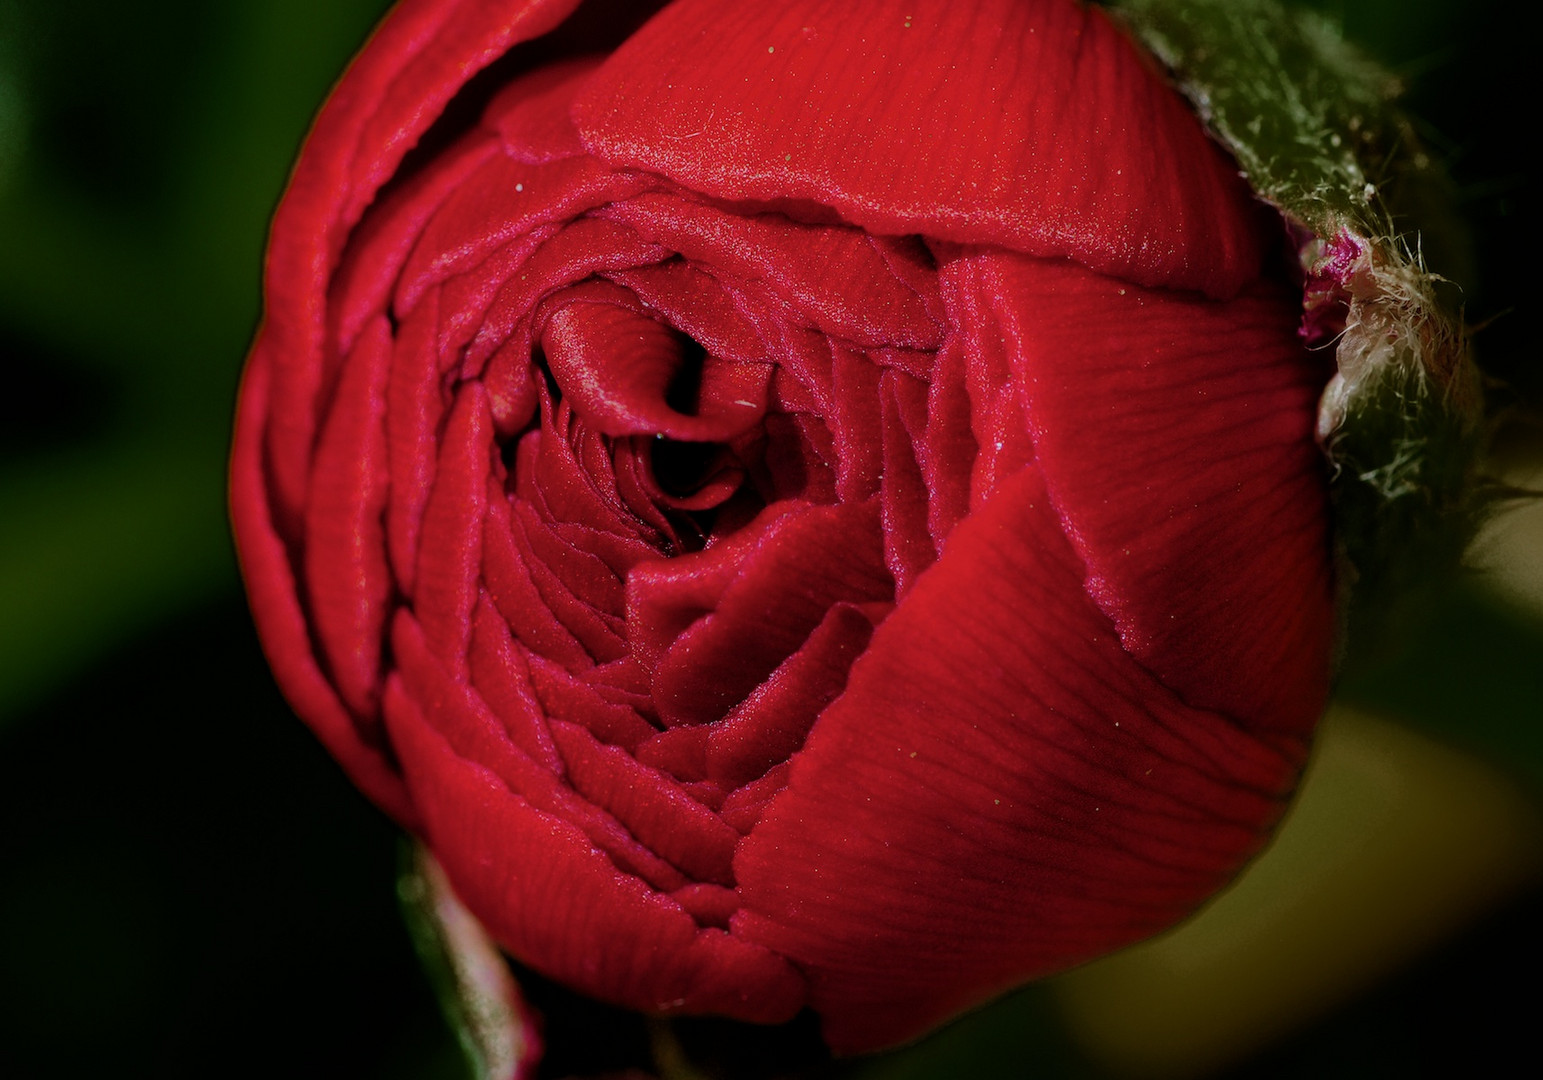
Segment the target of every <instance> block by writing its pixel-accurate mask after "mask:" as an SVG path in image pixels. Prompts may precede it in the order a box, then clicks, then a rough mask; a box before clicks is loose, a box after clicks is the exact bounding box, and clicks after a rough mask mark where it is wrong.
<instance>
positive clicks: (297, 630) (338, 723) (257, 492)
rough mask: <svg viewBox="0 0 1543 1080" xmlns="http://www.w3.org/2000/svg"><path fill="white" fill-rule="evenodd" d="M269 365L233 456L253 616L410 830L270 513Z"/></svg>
mask: <svg viewBox="0 0 1543 1080" xmlns="http://www.w3.org/2000/svg"><path fill="white" fill-rule="evenodd" d="M268 379H269V374H268V369H267V368H259V369H256V370H251V371H249V372H248V373H247V376H246V380H245V382H244V384H243V386H242V390H241V402H240V405H239V409H240V417H239V419H238V421H237V424H236V445H235V447H234V449H233V450H232V453H231V468H230V516H231V523H232V525H233V527H234V530H235V534H236V543H237V545H238V546H239V547H240V549H241V571H242V574H243V576H244V577H245V578H246V587H247V596H248V599H249V600H250V603H251V606H252V619H253V621H254V622H255V623H256V624H257V633H258V637H259V639H260V640H261V641H262V646H263V652H264V653H265V654H266V655H267V657H268V663H269V664H270V665H272V667H273V675H274V678H275V679H277V680H278V682H279V685H280V686H281V687H282V688H283V690H284V695H285V697H287V698H288V699H289V702H290V704H291V705H292V706H294V709H295V711H296V712H297V713H299V714H301V715H302V716H303V717H305V721H306V723H308V724H309V725H310V726H311V729H312V730H313V731H315V732H316V737H317V738H318V739H320V740H321V742H322V745H324V746H325V747H326V748H327V751H328V753H330V754H331V755H332V756H333V757H335V758H337V760H338V762H339V764H341V765H342V766H343V769H344V771H346V772H347V773H348V777H349V779H350V780H352V781H353V782H354V783H355V784H357V785H358V786H359V789H360V790H361V791H363V792H364V793H365V795H366V796H368V797H369V799H370V800H371V801H372V802H374V803H375V805H377V806H379V807H380V808H381V809H382V810H384V811H385V812H386V813H388V814H390V815H391V816H392V817H393V818H395V819H396V821H397V822H398V823H400V824H401V825H403V826H404V827H406V828H415V827H416V826H417V823H418V813H417V811H416V810H415V809H414V808H413V804H412V798H411V796H409V795H408V793H407V786H406V784H404V783H403V781H402V777H401V776H400V775H398V773H397V771H396V769H395V767H394V765H393V762H392V760H391V758H390V757H389V755H388V752H387V751H386V749H385V748H384V747H383V746H382V745H380V742H379V741H378V740H371V739H367V738H366V737H365V735H364V733H363V731H362V730H361V728H360V727H359V725H358V724H357V722H356V721H355V720H354V718H353V716H352V715H351V714H350V713H349V711H348V710H347V709H346V708H345V707H344V706H343V703H342V701H340V700H339V699H338V695H337V691H336V690H335V689H333V687H332V685H331V684H330V683H329V682H328V681H327V679H326V677H325V676H324V675H323V674H322V672H321V669H320V667H318V666H317V663H316V657H315V655H314V654H313V653H312V652H311V633H310V627H309V626H308V625H307V622H306V617H305V613H304V612H303V611H301V609H300V599H299V592H298V591H297V584H296V581H295V573H294V570H293V568H292V567H291V564H290V561H289V552H288V550H287V549H286V546H285V543H284V539H283V537H281V536H280V535H279V533H278V530H277V529H276V528H275V527H274V522H273V519H272V517H271V516H270V514H269V502H268V489H267V485H266V483H265V482H264V480H265V478H264V476H263V471H262V449H261V442H262V434H263V428H262V424H261V417H262V416H263V415H264V414H265V413H266V411H267V408H268Z"/></svg>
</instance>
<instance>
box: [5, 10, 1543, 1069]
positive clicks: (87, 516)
mask: <svg viewBox="0 0 1543 1080" xmlns="http://www.w3.org/2000/svg"><path fill="white" fill-rule="evenodd" d="M489 2H493V0H489ZM384 6H385V5H384V3H383V2H382V0H220V2H219V3H209V2H207V0H140V2H134V0H113V2H106V0H0V850H3V852H4V856H5V857H4V860H3V862H0V878H3V880H0V1076H5V1077H8V1078H30V1077H77V1076H80V1077H85V1076H99V1075H112V1076H116V1077H134V1076H154V1077H178V1076H206V1075H223V1076H248V1075H250V1076H269V1075H284V1076H301V1077H310V1076H316V1077H324V1076H325V1077H337V1076H347V1077H353V1076H360V1077H415V1076H443V1077H453V1076H458V1075H461V1072H460V1069H461V1066H460V1064H459V1058H458V1056H457V1054H456V1050H455V1047H454V1045H453V1042H452V1040H451V1037H450V1035H449V1034H448V1032H447V1031H446V1030H445V1028H444V1026H443V1024H442V1022H441V1021H440V1019H439V1017H438V1013H437V1011H436V1006H435V1004H434V1001H433V998H432V994H431V992H430V990H429V988H428V985H427V983H426V982H425V980H424V979H423V977H422V975H421V974H420V973H419V972H418V970H417V967H416V964H415V961H414V960H413V957H412V952H411V947H410V944H409V942H408V939H407V935H406V932H405V931H404V930H403V929H402V927H401V924H400V921H399V919H398V916H397V912H396V908H395V900H394V898H393V890H392V883H393V879H394V874H395V863H396V858H397V854H396V843H397V840H396V837H395V834H394V833H393V831H392V829H391V828H390V827H389V826H388V825H387V824H386V823H385V821H384V820H383V819H382V818H381V817H380V816H379V815H378V814H376V813H375V812H374V811H373V810H372V809H371V808H369V807H368V806H367V805H366V804H365V803H364V802H363V800H362V799H361V798H360V797H359V796H358V795H356V794H355V793H354V792H353V791H352V790H351V789H350V788H349V787H348V785H347V784H346V782H345V781H344V780H343V778H342V775H341V773H340V772H339V771H338V770H337V769H336V768H335V766H333V765H332V763H331V762H330V761H329V760H328V759H327V758H326V756H325V755H324V754H323V753H322V752H321V750H320V749H319V748H318V747H317V746H316V745H315V744H314V741H313V740H312V739H311V737H310V736H309V734H308V733H307V732H306V731H305V730H304V729H303V727H302V726H301V725H300V724H299V722H298V721H297V720H295V719H294V718H293V716H292V715H291V714H290V713H289V711H288V710H287V708H286V707H285V706H284V704H283V702H282V701H281V699H280V698H279V697H278V695H277V692H276V691H275V690H274V688H273V685H272V682H271V679H270V678H269V677H268V675H267V671H266V668H265V666H264V664H263V662H262V659H261V656H260V654H259V653H258V652H257V649H256V645H255V642H254V640H253V637H252V634H251V630H250V627H249V624H248V622H247V618H246V614H245V609H244V606H243V603H242V600H241V596H240V588H239V583H238V580H237V577H236V571H235V566H234V561H233V558H232V555H231V549H230V544H229V540H228V537H227V531H226V525H225V516H224V508H223V474H224V461H225V454H226V449H227V438H228V426H229V419H230V415H231V410H232V404H233V399H234V391H235V385H236V379H237V376H238V373H239V369H240V364H241V359H242V355H243V353H244V350H245V347H246V344H247V342H248V340H249V338H250V336H251V334H252V331H253V329H254V327H255V324H256V320H257V316H258V280H259V273H260V266H261V253H262V244H263V238H264V234H265V230H266V222H267V219H268V217H269V215H270V214H271V212H272V208H273V205H274V203H275V201H276V199H277V198H278V195H279V192H280V191H281V189H282V186H283V182H284V177H285V175H286V172H287V170H288V167H289V163H290V161H291V160H292V158H293V155H294V153H295V151H296V149H297V147H298V145H299V142H300V139H301V137H302V135H303V133H304V131H305V128H306V125H307V124H308V122H309V119H310V116H311V114H312V112H313V110H314V108H315V107H316V105H317V103H319V102H320V100H321V99H322V97H323V95H324V94H325V92H326V89H327V87H328V86H329V85H330V84H331V82H332V81H333V80H334V79H335V78H336V76H337V74H338V72H339V71H340V70H341V68H342V66H343V64H344V63H345V62H346V59H347V57H348V56H349V55H350V54H351V53H352V52H353V51H354V50H355V49H356V48H357V47H358V45H359V43H360V42H361V41H362V40H363V38H364V37H365V35H366V34H367V33H368V31H369V28H370V26H371V25H372V24H373V22H374V20H375V19H376V18H377V17H378V15H379V14H380V12H381V11H382V10H383V8H384ZM1314 6H1317V7H1319V8H1321V9H1323V10H1325V11H1327V12H1329V13H1330V14H1331V15H1333V16H1334V17H1336V18H1338V19H1339V20H1340V21H1341V22H1342V23H1343V25H1344V26H1345V29H1346V32H1347V35H1348V36H1349V37H1351V38H1352V39H1353V40H1355V41H1356V42H1358V43H1360V44H1361V45H1362V46H1363V47H1365V48H1366V49H1367V50H1369V51H1370V52H1371V53H1373V54H1374V55H1375V56H1377V57H1378V58H1380V59H1381V60H1383V61H1384V62H1385V63H1387V64H1388V65H1390V66H1391V67H1392V68H1394V69H1395V70H1396V71H1398V72H1400V73H1402V74H1403V75H1404V76H1405V77H1406V78H1407V80H1408V83H1409V86H1410V94H1409V98H1408V101H1409V104H1410V106H1411V108H1412V109H1413V110H1414V111H1415V112H1417V113H1418V114H1419V115H1420V117H1421V118H1422V121H1421V131H1422V134H1423V136H1424V138H1425V139H1426V141H1427V143H1428V144H1429V146H1430V147H1431V148H1432V149H1433V151H1434V152H1435V155H1436V156H1437V157H1439V158H1441V159H1443V160H1445V161H1446V162H1447V164H1448V166H1449V168H1450V170H1451V172H1452V174H1453V176H1454V178H1455V181H1456V190H1457V193H1458V202H1459V210H1460V211H1461V213H1462V215H1463V217H1464V218H1465V219H1466V221H1467V223H1468V226H1469V228H1470V230H1471V235H1472V255H1473V258H1472V259H1471V260H1468V259H1458V260H1457V263H1456V264H1454V266H1453V267H1450V268H1443V267H1436V269H1437V270H1443V269H1446V270H1447V272H1448V273H1449V274H1450V275H1451V276H1453V277H1455V278H1456V279H1457V282H1458V284H1459V285H1460V286H1461V287H1462V290H1463V296H1464V298H1465V302H1466V304H1467V310H1468V317H1469V321H1470V322H1471V323H1473V324H1474V325H1476V326H1480V327H1482V329H1480V330H1479V331H1478V333H1477V335H1476V339H1475V341H1476V346H1477V348H1478V351H1479V355H1480V359H1481V362H1482V363H1483V364H1484V365H1485V367H1486V369H1487V371H1488V372H1489V373H1490V374H1491V375H1493V376H1495V377H1496V378H1497V379H1498V380H1503V381H1504V382H1505V383H1506V384H1508V387H1509V388H1508V389H1507V388H1497V389H1496V390H1495V391H1494V395H1495V398H1496V401H1497V402H1499V403H1501V404H1510V405H1512V406H1513V407H1514V410H1515V416H1514V417H1513V418H1512V420H1511V422H1510V423H1509V425H1508V426H1507V427H1506V429H1505V433H1504V436H1503V438H1502V439H1501V440H1500V442H1499V444H1498V446H1497V452H1496V458H1495V461H1494V462H1493V465H1492V471H1493V472H1494V473H1495V474H1496V475H1497V476H1501V477H1503V478H1504V479H1505V480H1506V481H1507V482H1509V483H1512V484H1516V485H1521V486H1529V485H1530V486H1531V487H1533V488H1534V489H1539V488H1543V424H1540V423H1539V418H1540V417H1543V409H1540V405H1543V363H1540V360H1539V357H1538V356H1537V351H1536V346H1535V344H1534V341H1533V339H1532V337H1531V336H1530V335H1531V333H1532V329H1531V328H1532V325H1533V323H1532V318H1531V316H1530V312H1531V311H1532V310H1533V309H1534V308H1535V304H1536V297H1537V296H1538V295H1539V287H1540V284H1543V283H1540V281H1539V277H1538V274H1537V272H1536V270H1535V269H1534V267H1535V264H1536V258H1537V256H1536V254H1535V252H1536V249H1537V245H1538V243H1539V240H1540V235H1539V228H1538V223H1539V213H1538V208H1537V202H1536V199H1537V196H1538V191H1537V187H1536V183H1535V180H1534V179H1533V178H1532V177H1531V176H1530V175H1529V174H1528V173H1527V172H1526V171H1525V170H1524V166H1523V161H1524V155H1525V152H1526V150H1525V147H1526V144H1527V143H1528V142H1530V141H1531V140H1530V138H1521V137H1520V135H1519V132H1520V130H1521V128H1524V127H1526V126H1527V125H1528V124H1530V121H1529V120H1527V119H1526V115H1527V110H1528V109H1530V108H1531V107H1532V103H1533V101H1534V98H1535V93H1534V92H1533V90H1532V82H1533V76H1532V72H1533V71H1534V70H1535V68H1536V61H1535V60H1534V58H1533V57H1532V55H1531V53H1532V51H1533V50H1534V49H1535V48H1536V45H1535V40H1536V38H1535V37H1534V36H1533V35H1530V34H1528V33H1526V32H1525V30H1524V28H1520V27H1517V26H1516V25H1515V15H1514V13H1513V8H1514V7H1515V5H1512V4H1509V3H1506V2H1505V0H1473V2H1469V3H1459V2H1458V0H1409V2H1396V0H1344V2H1342V3H1335V2H1332V0H1323V2H1320V3H1316V4H1315V5H1314ZM1518 125H1521V127H1519V126H1518ZM1501 509H1502V512H1501V513H1500V514H1498V515H1497V516H1496V518H1495V519H1494V520H1493V521H1492V522H1491V523H1490V525H1489V526H1488V528H1487V529H1486V532H1485V534H1484V535H1483V537H1482V538H1481V541H1480V543H1479V544H1478V545H1477V546H1476V547H1475V549H1474V551H1473V553H1472V556H1471V559H1470V561H1471V563H1472V568H1471V569H1470V570H1469V571H1468V572H1466V573H1465V574H1463V575H1461V576H1460V577H1459V578H1458V579H1457V580H1455V581H1454V582H1452V583H1449V584H1437V585H1435V586H1433V589H1432V592H1431V594H1430V595H1429V596H1424V597H1420V598H1418V599H1417V600H1415V601H1412V602H1411V603H1410V605H1409V608H1408V610H1406V611H1402V612H1400V613H1399V614H1398V617H1397V618H1396V619H1395V620H1394V621H1393V624H1392V628H1391V632H1390V634H1389V636H1388V637H1387V639H1386V640H1383V641H1379V642H1376V643H1374V647H1366V648H1361V649H1359V651H1358V652H1357V654H1356V655H1354V656H1353V657H1352V662H1351V663H1350V664H1349V666H1347V668H1346V671H1345V675H1344V678H1343V679H1342V682H1341V687H1340V693H1339V700H1338V702H1337V704H1336V706H1335V708H1334V709H1333V711H1332V712H1331V714H1330V716H1329V718H1328V720H1327V721H1326V723H1325V726H1324V728H1323V733H1322V737H1321V739H1320V740H1319V743H1318V747H1317V751H1316V754H1315V757H1314V760H1313V763H1312V765H1311V767H1310V769H1309V772H1308V775H1307V778H1306V781H1305V784H1304V787H1303V791H1302V794H1301V796H1300V798H1299V800H1298V802H1297V804H1296V806H1295V808H1294V809H1293V811H1292V812H1291V815H1290V816H1289V818H1288V820H1287V822H1286V824H1285V826H1284V828H1283V829H1282V831H1281V833H1280V835H1279V837H1278V838H1277V839H1276V841H1275V842H1274V844H1273V845H1272V846H1271V847H1270V848H1269V849H1268V850H1267V851H1266V852H1265V853H1264V855H1263V856H1262V857H1261V858H1260V859H1259V860H1258V861H1257V862H1256V863H1255V864H1254V865H1253V866H1252V867H1251V868H1250V869H1249V870H1248V871H1246V872H1245V873H1244V874H1243V875H1242V876H1241V877H1240V879H1239V880H1238V881H1237V882H1236V883H1235V885H1234V886H1233V887H1232V888H1231V889H1230V890H1229V891H1228V892H1226V893H1225V894H1223V895H1222V896H1221V897H1219V898H1218V899H1216V900H1215V901H1214V902H1213V903H1212V904H1211V905H1209V906H1208V907H1207V908H1206V909H1205V910H1204V911H1202V912H1201V913H1200V914H1199V915H1198V916H1196V917H1195V918H1194V919H1193V920H1191V921H1190V922H1188V923H1186V924H1185V925H1184V926H1181V927H1179V928H1177V929H1176V930H1174V931H1172V932H1171V933H1169V934H1167V935H1164V936H1163V937H1161V938H1159V939H1157V940H1155V941H1153V942H1150V943H1147V944H1144V945H1141V946H1138V947H1136V948H1133V949H1131V950H1128V951H1127V952H1125V953H1123V954H1120V955H1117V956H1115V957H1112V958H1109V959H1106V960H1103V961H1099V962H1097V963H1095V964H1091V965H1089V966H1087V967H1085V968H1083V969H1081V970H1078V971H1075V972H1072V973H1070V974H1068V975H1065V976H1063V977H1060V978H1058V979H1055V980H1051V981H1049V982H1047V983H1045V984H1041V985H1038V986H1035V987H1031V988H1029V989H1027V990H1025V991H1021V992H1019V993H1017V994H1015V995H1012V996H1010V997H1009V998H1007V999H1005V1000H1004V1001H1003V1002H1001V1003H999V1004H997V1005H995V1006H993V1007H991V1008H988V1009H985V1010H982V1011H980V1012H977V1013H975V1014H973V1015H971V1016H968V1017H966V1018H964V1019H963V1020H961V1021H959V1022H958V1023H956V1024H954V1025H952V1026H951V1027H949V1028H947V1029H945V1030H944V1031H943V1032H941V1033H939V1034H938V1035H936V1036H934V1037H932V1038H930V1039H928V1040H926V1041H924V1042H923V1043H921V1044H919V1045H918V1046H916V1047H913V1048H910V1049H908V1050H906V1051H903V1052H900V1053H898V1054H894V1055H890V1056H886V1057H883V1058H879V1059H874V1060H871V1061H866V1062H859V1063H855V1064H850V1065H846V1066H842V1067H841V1068H840V1069H838V1070H836V1072H837V1074H839V1075H847V1076H861V1077H863V1078H864V1080H923V1078H933V1077H938V1078H951V1077H965V1078H987V1080H989V1078H1009V1077H1109V1078H1120V1077H1201V1076H1226V1077H1298V1076H1301V1077H1307V1076H1312V1077H1320V1076H1342V1075H1343V1076H1357V1077H1362V1076H1398V1077H1406V1076H1451V1075H1488V1074H1490V1073H1498V1072H1501V1071H1503V1070H1502V1069H1501V1067H1500V1064H1499V1063H1501V1062H1505V1061H1506V1058H1507V1056H1509V1055H1521V1058H1522V1060H1527V1059H1535V1058H1536V1057H1537V1053H1536V1047H1535V1042H1536V1037H1535V1036H1534V1035H1533V1034H1532V1030H1533V1027H1534V1022H1535V1013H1536V1005H1537V995H1536V992H1535V991H1533V990H1532V989H1531V986H1532V985H1533V984H1534V983H1535V981H1536V978H1537V972H1538V970H1539V963H1540V960H1543V949H1540V945H1543V817H1540V813H1539V805H1540V803H1539V796H1540V793H1543V508H1540V507H1539V506H1538V505H1537V504H1535V503H1534V504H1529V503H1527V502H1526V501H1525V500H1522V501H1517V502H1513V503H1508V504H1505V505H1503V506H1502V508H1501ZM532 993H533V996H535V997H536V998H537V1004H538V1006H541V1007H543V1008H545V1009H546V1010H547V1013H548V1017H547V1040H548V1044H549V1045H550V1046H551V1047H552V1051H551V1055H550V1057H549V1060H548V1064H547V1065H546V1066H545V1068H544V1071H543V1072H542V1074H541V1075H542V1076H550V1077H554V1078H555V1077H560V1076H565V1075H572V1074H577V1073H581V1072H582V1073H584V1074H586V1075H588V1074H591V1073H596V1072H601V1071H605V1070H608V1069H609V1070H619V1069H621V1068H623V1067H624V1066H625V1065H627V1064H629V1063H631V1061H630V1059H629V1058H628V1056H627V1055H628V1054H630V1053H632V1052H633V1050H634V1049H636V1046H637V1045H638V1044H639V1040H642V1041H644V1042H646V1039H647V1033H646V1031H645V1029H643V1028H641V1027H640V1026H638V1023H637V1022H636V1021H633V1020H631V1019H629V1018H626V1017H621V1016H618V1015H617V1014H614V1013H610V1012H606V1011H604V1010H589V1011H586V1010H585V1009H584V1008H582V1007H580V1006H579V1005H577V1004H576V1003H574V1002H573V1001H572V1000H571V999H568V998H565V997H563V996H562V995H561V993H560V992H559V991H556V990H554V989H552V988H542V987H540V986H539V985H537V986H536V988H535V989H533V991H532ZM681 1038H682V1040H683V1045H685V1046H686V1047H687V1049H688V1051H689V1050H692V1048H693V1047H705V1048H706V1049H704V1050H701V1051H700V1053H701V1054H705V1055H706V1056H705V1057H702V1056H699V1058H698V1061H699V1064H701V1066H702V1069H703V1071H704V1073H705V1074H708V1075H711V1074H712V1073H713V1066H712V1054H713V1053H714V1052H715V1051H713V1050H712V1047H713V1046H719V1047H721V1046H722V1045H723V1043H724V1042H725V1040H726V1039H727V1040H728V1041H734V1040H735V1039H739V1038H740V1037H739V1036H725V1035H724V1034H723V1032H722V1031H721V1030H717V1029H714V1028H713V1026H712V1025H711V1024H706V1023H703V1024H697V1025H695V1026H693V1025H691V1024H685V1025H682V1027H681ZM790 1038H791V1036H790ZM715 1040H716V1041H715ZM740 1041H743V1039H741V1040H740ZM768 1053H770V1052H768ZM645 1056H646V1055H645ZM772 1056H775V1055H772ZM767 1060H770V1059H769V1058H768V1059H767ZM763 1064H764V1063H763ZM770 1069H771V1065H765V1067H764V1068H762V1070H761V1072H759V1073H754V1072H753V1071H752V1072H746V1073H744V1075H747V1076H749V1075H769V1073H768V1070H770ZM829 1071H830V1070H826V1071H825V1072H822V1073H821V1075H826V1074H827V1073H829Z"/></svg>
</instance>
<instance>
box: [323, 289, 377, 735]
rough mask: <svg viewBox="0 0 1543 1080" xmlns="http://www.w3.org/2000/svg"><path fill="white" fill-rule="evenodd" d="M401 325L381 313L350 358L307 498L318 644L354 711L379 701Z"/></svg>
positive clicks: (370, 710)
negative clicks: (391, 382)
mask: <svg viewBox="0 0 1543 1080" xmlns="http://www.w3.org/2000/svg"><path fill="white" fill-rule="evenodd" d="M391 353H392V346H391V328H390V324H389V323H388V322H387V321H386V317H385V316H384V315H378V316H376V317H375V319H374V321H372V322H371V323H369V324H368V325H367V326H366V328H365V330H364V332H363V333H362V334H361V335H360V337H359V339H358V341H357V343H356V344H355V347H354V349H353V351H352V352H351V353H350V354H349V356H348V359H347V360H346V361H345V362H344V365H343V373H342V380H341V381H340V383H339V384H338V390H337V394H336V397H335V400H334V404H333V407H332V411H331V413H330V414H329V415H328V416H327V419H326V422H325V423H324V424H323V426H322V431H321V438H320V439H319V440H318V443H317V447H316V462H315V471H314V472H313V473H312V475H311V498H310V502H309V504H308V505H307V506H306V529H305V533H306V535H305V580H306V592H307V595H308V596H309V598H310V614H311V621H312V623H313V624H314V627H315V631H316V637H317V645H318V647H319V648H320V650H321V654H322V656H324V657H325V658H326V661H327V666H328V669H329V672H330V674H331V676H332V680H333V682H334V683H335V684H336V685H337V688H338V692H339V693H340V694H342V696H343V700H344V701H346V702H347V703H348V706H349V708H350V709H352V710H354V712H356V713H358V714H360V715H363V716H374V715H375V714H376V711H377V709H378V708H379V698H380V666H381V664H380V662H381V645H382V642H383V639H384V635H385V627H386V615H387V604H388V603H389V601H390V599H391V592H392V583H391V572H390V570H389V569H388V567H387V566H386V535H385V526H384V517H385V511H386V485H387V480H388V473H387V468H386V431H385V413H386V378H387V372H388V369H389V364H390V361H391Z"/></svg>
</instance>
